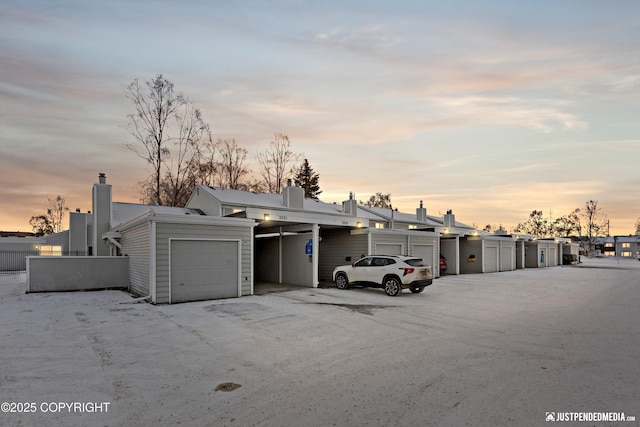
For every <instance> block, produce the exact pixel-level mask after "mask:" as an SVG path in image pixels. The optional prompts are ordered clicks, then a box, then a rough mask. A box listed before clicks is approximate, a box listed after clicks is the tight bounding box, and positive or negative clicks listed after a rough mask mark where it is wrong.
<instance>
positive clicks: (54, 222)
mask: <svg viewBox="0 0 640 427" xmlns="http://www.w3.org/2000/svg"><path fill="white" fill-rule="evenodd" d="M47 201H48V202H49V206H48V208H47V218H49V222H50V224H51V227H52V229H53V232H54V233H59V232H61V231H62V230H63V229H64V225H63V222H64V216H65V215H66V213H67V212H68V211H69V208H68V207H67V201H66V199H65V198H64V197H62V196H61V195H58V196H56V198H55V199H50V198H47Z"/></svg>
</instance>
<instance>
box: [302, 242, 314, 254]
mask: <svg viewBox="0 0 640 427" xmlns="http://www.w3.org/2000/svg"><path fill="white" fill-rule="evenodd" d="M304 254H305V255H311V254H313V240H311V239H309V240H307V242H306V243H305V244H304Z"/></svg>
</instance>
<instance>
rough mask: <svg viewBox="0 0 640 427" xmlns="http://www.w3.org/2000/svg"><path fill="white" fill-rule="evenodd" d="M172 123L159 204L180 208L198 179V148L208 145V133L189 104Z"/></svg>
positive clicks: (209, 132)
mask: <svg viewBox="0 0 640 427" xmlns="http://www.w3.org/2000/svg"><path fill="white" fill-rule="evenodd" d="M176 120H177V127H178V129H177V132H178V136H177V138H174V139H173V140H172V144H170V145H171V146H172V148H173V150H172V153H173V154H172V156H171V157H168V158H166V159H165V161H164V164H165V171H166V172H165V176H164V180H163V181H162V183H161V202H162V203H161V204H163V205H169V206H184V205H185V204H186V202H187V201H188V200H189V197H190V196H191V194H192V193H193V190H194V189H195V187H196V185H197V183H198V180H199V179H200V174H199V171H200V164H201V158H202V147H203V145H204V144H206V143H209V142H210V141H211V131H210V130H209V126H208V125H207V124H206V123H204V121H203V119H202V113H201V112H200V110H199V109H197V108H195V106H194V105H193V103H192V102H190V101H187V103H186V104H185V105H184V107H183V108H182V109H181V110H180V111H179V112H178V113H177V114H176Z"/></svg>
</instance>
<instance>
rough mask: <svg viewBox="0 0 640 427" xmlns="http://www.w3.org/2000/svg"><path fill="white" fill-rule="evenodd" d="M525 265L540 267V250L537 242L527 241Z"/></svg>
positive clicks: (525, 245) (527, 266)
mask: <svg viewBox="0 0 640 427" xmlns="http://www.w3.org/2000/svg"><path fill="white" fill-rule="evenodd" d="M524 265H525V267H526V268H538V267H540V252H539V250H538V243H537V242H525V244H524Z"/></svg>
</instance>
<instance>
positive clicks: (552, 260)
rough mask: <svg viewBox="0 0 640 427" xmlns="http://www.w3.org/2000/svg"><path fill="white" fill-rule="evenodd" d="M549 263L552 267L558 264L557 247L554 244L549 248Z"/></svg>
mask: <svg viewBox="0 0 640 427" xmlns="http://www.w3.org/2000/svg"><path fill="white" fill-rule="evenodd" d="M549 265H550V266H552V267H553V266H556V265H558V253H557V248H555V247H553V246H552V247H550V248H549Z"/></svg>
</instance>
